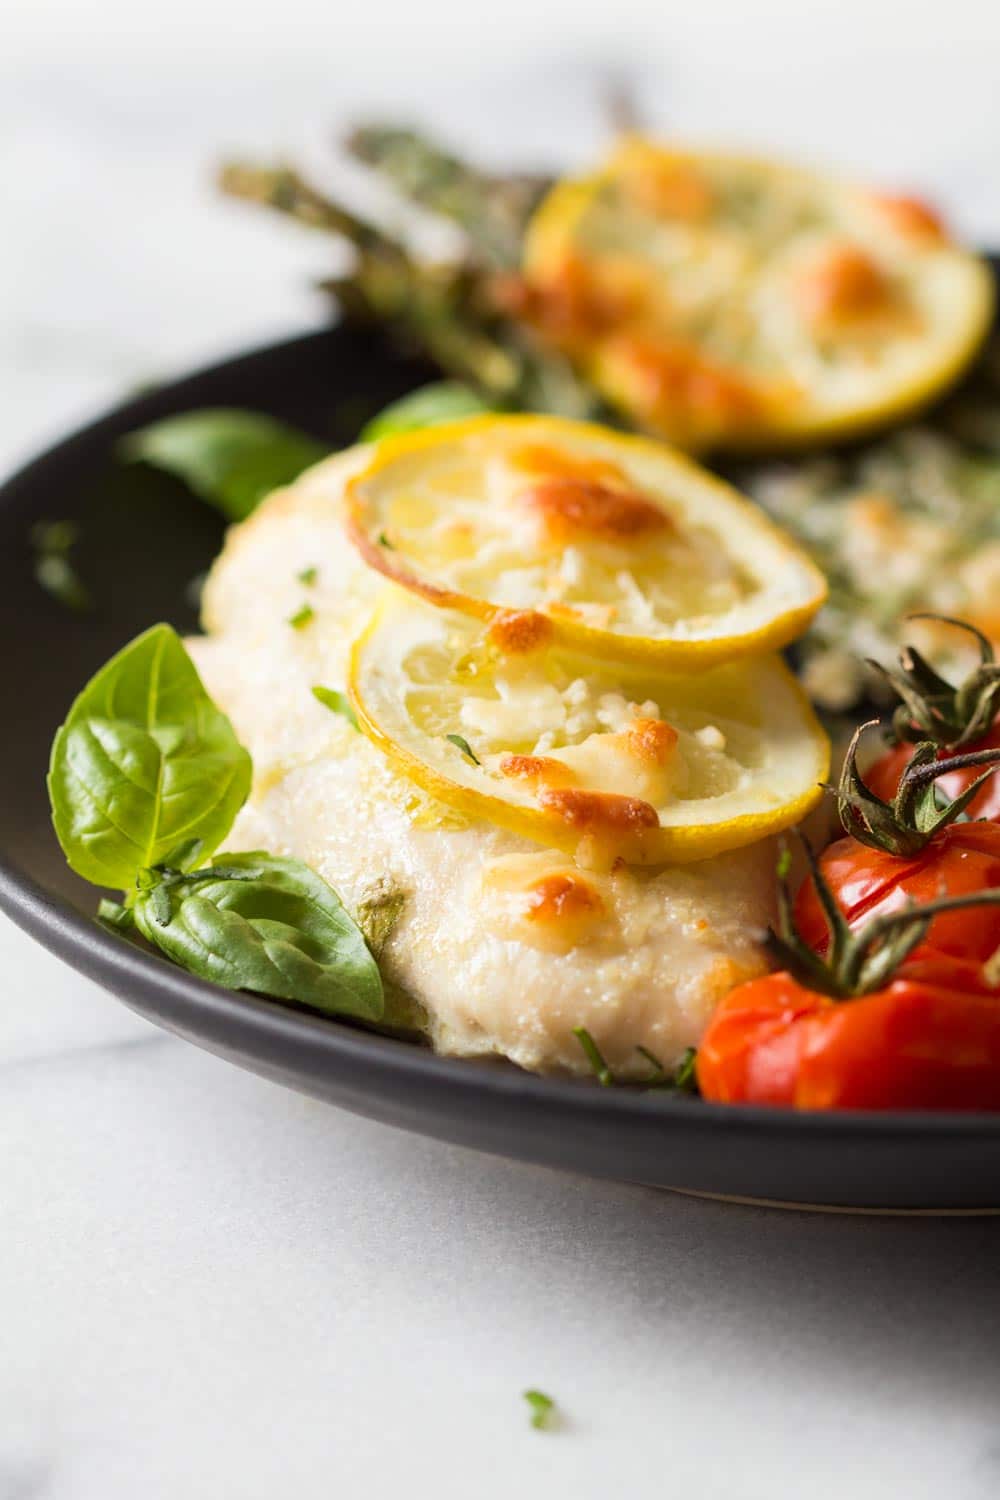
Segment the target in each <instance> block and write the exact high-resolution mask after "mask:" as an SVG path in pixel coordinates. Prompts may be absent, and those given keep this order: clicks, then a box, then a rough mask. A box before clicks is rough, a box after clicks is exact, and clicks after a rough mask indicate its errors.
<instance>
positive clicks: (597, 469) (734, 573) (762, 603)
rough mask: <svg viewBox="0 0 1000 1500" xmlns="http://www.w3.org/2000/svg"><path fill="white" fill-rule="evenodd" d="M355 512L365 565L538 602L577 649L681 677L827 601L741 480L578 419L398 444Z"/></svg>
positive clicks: (792, 632)
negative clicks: (738, 487)
mask: <svg viewBox="0 0 1000 1500" xmlns="http://www.w3.org/2000/svg"><path fill="white" fill-rule="evenodd" d="M347 513H348V530H349V532H350V535H351V537H352V539H353V541H354V542H355V545H356V546H357V547H358V548H359V549H360V550H361V552H362V554H363V556H364V557H365V559H366V561H367V562H369V563H370V564H371V565H372V566H373V567H375V568H377V569H379V570H380V571H381V572H382V573H384V574H386V575H387V576H388V577H389V578H392V579H394V580H395V581H396V582H397V583H399V584H402V585H403V586H404V587H405V588H407V589H409V590H411V591H412V592H414V593H417V594H421V595H423V596H424V597H425V598H427V599H429V600H431V602H432V603H435V604H437V605H440V606H443V607H448V608H452V609H458V610H461V611H463V612H464V613H466V614H469V615H474V616H477V617H479V618H480V619H484V620H489V619H492V618H494V617H495V616H496V615H497V614H498V612H500V611H502V610H509V609H515V610H523V609H533V610H537V611H539V612H541V613H543V614H544V615H546V616H547V617H548V619H549V620H550V621H551V624H552V627H553V634H554V638H555V639H558V640H560V641H562V642H564V643H566V644H570V645H575V646H577V647H579V648H581V649H584V650H587V651H589V652H592V653H594V654H595V655H601V656H613V657H616V658H619V659H624V660H642V661H647V662H650V663H655V664H656V665H657V666H659V667H666V668H669V669H670V670H673V671H690V670H695V669H701V668H703V667H704V666H706V665H711V664H713V663H715V662H717V661H722V660H729V659H731V658H733V657H735V656H739V655H742V654H745V653H749V652H760V651H761V650H769V649H772V648H774V647H777V646H781V645H784V644H785V643H786V642H787V641H790V640H792V639H794V637H795V636H797V635H799V634H801V632H802V631H803V630H804V629H805V627H806V625H807V624H808V623H809V621H810V619H811V618H812V616H813V615H814V614H815V613H816V611H817V610H818V608H819V607H820V605H821V604H822V602H823V599H824V598H825V596H826V584H825V581H824V579H823V576H822V574H821V573H820V572H819V571H818V569H817V568H816V567H815V565H814V564H813V563H812V562H811V561H810V560H809V559H808V558H807V557H806V556H805V554H804V553H802V552H800V551H799V550H798V549H797V547H796V546H795V544H794V543H793V542H791V541H790V540H789V539H788V538H787V537H786V536H785V535H784V534H783V533H782V532H781V531H779V530H778V529H777V527H776V526H775V525H774V524H773V523H772V522H771V521H769V520H768V519H767V518H766V517H765V516H764V514H763V513H762V512H761V511H759V510H758V509H757V508H756V507H755V506H754V505H752V504H751V503H749V502H748V501H746V500H744V499H743V498H742V496H740V495H738V494H737V492H736V491H735V490H733V489H731V488H730V487H729V486H728V485H725V484H723V483H722V482H721V481H720V480H718V479H715V478H713V477H712V476H711V475H709V474H707V473H705V472H704V470H702V469H700V468H698V467H697V466H696V465H694V464H693V463H692V462H691V461H690V460H689V459H687V458H685V457H683V456H681V455H679V454H676V453H672V452H670V451H669V450H668V449H666V448H664V447H662V446H661V445H660V444H659V443H653V442H650V441H649V440H648V439H644V438H634V437H623V436H622V435H620V434H618V433H614V432H611V431H609V430H608V429H606V428H603V427H597V426H591V425H589V424H587V423H583V422H571V421H563V420H559V419H557V418H552V417H527V416H521V417H509V416H508V417H496V416H487V417H477V418H472V419H470V420H468V421H463V422H454V423H449V424H447V425H444V426H439V427H435V428H432V429H429V430H428V431H425V432H419V433H411V434H409V435H407V436H405V437H401V438H397V439H395V440H391V439H390V440H389V441H386V442H383V443H380V444H379V445H378V446H377V447H376V448H374V449H373V450H372V458H371V462H370V463H369V466H368V467H367V468H366V469H364V470H363V471H362V472H360V473H359V474H357V475H356V476H355V477H354V478H353V480H352V481H351V483H350V484H349V486H348V491H347Z"/></svg>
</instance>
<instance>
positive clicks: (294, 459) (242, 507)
mask: <svg viewBox="0 0 1000 1500" xmlns="http://www.w3.org/2000/svg"><path fill="white" fill-rule="evenodd" d="M328 452H329V449H328V448H324V447H323V445H322V444H321V443H317V442H316V440H315V439H314V438H311V437H308V436H307V435H306V434H305V433H304V432H299V431H297V430H296V429H295V428H294V427H289V426H287V425H286V423H284V422H278V421H276V420H275V418H274V417H268V416H265V415H264V414H263V413H262V412H255V411H238V410H235V409H230V408H227V407H218V408H213V409H210V410H206V411H192V412H184V413H182V414H181V415H180V416H176V417H167V418H165V419H164V421H162V422H154V423H153V424H152V426H150V427H141V428H140V429H139V430H138V432H132V433H129V435H128V436H127V437H125V438H123V439H122V441H121V442H120V443H119V445H118V453H119V456H120V457H121V458H123V459H124V460H125V461H126V462H142V463H147V464H151V465H152V466H153V468H155V469H163V470H165V471H166V472H167V473H168V474H173V475H174V476H175V477H176V478H178V479H182V480H183V481H184V483H185V484H186V485H187V486H188V489H190V490H193V491H194V493H195V494H196V495H197V496H199V498H200V499H202V500H207V501H208V503H209V505H213V506H214V507H215V509H216V510H219V511H221V512H222V514H223V515H224V516H225V517H226V519H227V520H229V521H243V520H245V519H246V517H247V516H248V515H250V513H251V511H253V510H254V509H256V507H257V505H258V503H259V502H260V501H261V500H263V499H264V496H265V495H268V494H270V492H271V491H272V490H275V489H278V488H279V486H280V485H283V484H290V483H291V481H292V480H293V479H297V478H298V476H299V475H300V474H301V473H302V471H303V469H308V468H309V466H310V465H311V464H314V463H317V462H318V461H319V460H320V459H321V458H324V457H325V456H326V454H327V453H328Z"/></svg>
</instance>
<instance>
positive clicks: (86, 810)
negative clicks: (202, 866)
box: [48, 625, 251, 890]
mask: <svg viewBox="0 0 1000 1500" xmlns="http://www.w3.org/2000/svg"><path fill="white" fill-rule="evenodd" d="M250 776H251V764H250V757H249V755H248V754H247V752H246V751H245V750H244V749H243V748H242V746H241V745H240V743H239V741H238V740H237V738H236V735H235V733H234V732H233V728H232V725H231V724H230V722H229V720H228V719H227V718H226V716H225V715H224V714H223V713H221V712H220V711H219V710H218V709H217V708H216V706H215V704H214V703H213V702H212V700H211V698H210V697H209V696H208V694H207V693H206V691H205V689H204V687H203V686H202V682H201V678H200V677H199V676H198V673H197V672H196V671H195V667H194V663H193V662H192V661H191V658H190V657H189V656H188V654H187V652H186V651H185V650H184V647H183V645H182V644H181V642H180V640H179V638H178V636H177V635H176V633H175V632H174V631H173V630H172V629H171V628H170V626H169V625H154V626H153V628H152V629H151V630H147V631H146V632H145V633H144V634H143V635H140V636H139V637H138V638H137V639H136V640H134V641H132V643H131V644H130V645H128V646H126V647H125V648H124V650H122V651H119V652H118V654H117V656H113V657H112V658H111V660H110V661H109V662H108V663H107V665H106V666H104V667H102V668H101V670H100V671H99V672H98V673H97V675H96V677H93V678H92V679H91V680H90V682H89V683H88V684H87V686H86V687H85V688H84V690H83V692H82V693H81V694H80V696H79V697H78V698H77V700H76V702H75V703H74V704H73V706H72V708H71V709H70V711H69V715H68V717H67V719H66V722H65V723H64V724H63V725H62V727H61V728H60V729H59V732H58V733H57V735H56V738H55V742H54V743H53V746H52V758H51V762H50V765H49V778H48V788H49V799H50V802H51V804H52V821H53V824H54V825H55V831H56V836H57V838H58V839H59V842H60V844H61V845H62V849H63V853H64V854H65V855H66V859H67V860H68V862H69V864H70V866H71V867H72V868H73V869H74V870H75V871H76V873H77V874H78V875H82V876H83V878H84V880H90V881H92V882H93V883H94V884H95V885H105V886H112V887H115V888H117V889H120V890H128V889H129V888H130V887H132V886H134V885H135V882H136V878H137V876H138V874H139V872H140V870H143V869H146V868H147V867H149V866H152V865H156V864H161V863H163V862H164V860H166V858H167V856H168V855H171V854H172V855H174V857H176V853H177V850H178V847H179V846H183V849H182V857H186V859H188V860H190V861H193V860H194V859H195V858H197V857H198V856H199V854H200V852H201V851H202V850H204V852H205V853H209V852H210V851H211V850H213V849H216V848H218V846H219V844H221V842H222V840H223V839H224V838H225V836H226V834H227V833H228V832H229V830H230V828H231V827H232V825H233V820H234V819H235V817H236V814H237V813H238V812H239V810H240V808H241V807H242V805H243V803H244V802H245V801H246V798H247V794H248V792H249V790H250Z"/></svg>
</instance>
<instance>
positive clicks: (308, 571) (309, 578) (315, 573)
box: [295, 568, 319, 589]
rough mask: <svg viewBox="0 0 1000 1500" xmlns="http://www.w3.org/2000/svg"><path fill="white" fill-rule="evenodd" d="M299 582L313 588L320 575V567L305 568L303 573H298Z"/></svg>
mask: <svg viewBox="0 0 1000 1500" xmlns="http://www.w3.org/2000/svg"><path fill="white" fill-rule="evenodd" d="M295 576H296V578H297V579H298V580H299V583H304V584H305V586H306V588H307V589H311V588H312V586H313V584H314V583H315V582H316V580H317V578H318V577H319V569H318V568H303V569H302V572H301V573H296V575H295Z"/></svg>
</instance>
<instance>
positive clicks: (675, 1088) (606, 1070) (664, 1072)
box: [573, 1026, 698, 1094]
mask: <svg viewBox="0 0 1000 1500" xmlns="http://www.w3.org/2000/svg"><path fill="white" fill-rule="evenodd" d="M573 1035H574V1036H575V1037H576V1039H577V1041H578V1042H579V1043H580V1046H581V1047H582V1048H583V1050H584V1052H585V1053H586V1055H587V1061H588V1062H589V1063H590V1066H591V1068H592V1069H593V1072H594V1077H595V1078H596V1079H597V1081H598V1083H599V1084H600V1085H601V1086H602V1088H610V1087H611V1086H612V1085H614V1084H617V1083H618V1079H617V1078H616V1077H615V1075H614V1073H613V1072H612V1071H611V1068H610V1067H609V1066H608V1063H607V1061H606V1060H605V1057H604V1054H603V1053H602V1051H601V1049H600V1047H598V1045H597V1043H596V1042H595V1041H594V1038H593V1037H592V1036H591V1034H590V1032H589V1031H588V1030H587V1028H586V1027H585V1026H574V1027H573ZM635 1050H636V1051H637V1052H638V1053H639V1054H640V1055H641V1056H642V1057H644V1058H645V1059H646V1061H647V1062H648V1063H649V1064H650V1066H651V1067H652V1069H653V1071H652V1073H650V1075H649V1077H648V1078H642V1079H639V1080H638V1082H639V1086H640V1087H641V1088H646V1089H663V1090H665V1091H667V1092H670V1093H680V1094H697V1092H698V1082H697V1078H696V1076H695V1056H696V1054H695V1049H694V1048H693V1047H689V1048H688V1049H687V1051H686V1052H685V1053H684V1056H683V1057H682V1058H681V1060H680V1062H679V1063H678V1064H677V1066H676V1068H674V1070H673V1072H670V1071H669V1070H668V1069H667V1068H665V1067H664V1066H663V1064H662V1063H661V1062H660V1059H659V1058H658V1057H657V1056H656V1053H655V1052H650V1050H649V1048H648V1047H641V1046H637V1047H636V1049H635Z"/></svg>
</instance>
